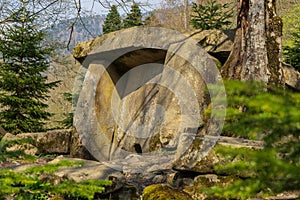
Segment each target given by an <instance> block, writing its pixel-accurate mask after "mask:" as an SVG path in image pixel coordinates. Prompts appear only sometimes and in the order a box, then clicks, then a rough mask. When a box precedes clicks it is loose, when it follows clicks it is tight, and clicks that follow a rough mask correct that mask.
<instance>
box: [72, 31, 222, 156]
mask: <svg viewBox="0 0 300 200" xmlns="http://www.w3.org/2000/svg"><path fill="white" fill-rule="evenodd" d="M194 37H195V36H194ZM187 41H188V42H187ZM198 42H199V41H195V40H193V39H191V38H187V37H185V36H184V35H182V34H178V33H177V32H175V31H170V30H164V29H157V28H146V27H144V28H131V29H126V30H122V31H118V32H113V33H110V34H107V35H104V36H101V37H99V38H96V39H95V40H94V41H90V42H85V43H82V44H79V45H78V46H77V47H75V49H74V57H75V58H76V59H77V60H79V61H80V62H81V63H82V65H83V70H82V71H83V73H82V78H81V79H82V80H83V83H82V85H80V84H79V85H77V86H76V87H75V91H76V90H77V91H78V95H79V98H78V102H77V107H76V111H75V117H74V121H75V127H76V129H77V131H78V133H79V134H80V135H81V138H82V141H83V143H84V144H85V146H87V148H88V149H89V151H90V152H92V154H93V156H94V157H96V158H97V159H98V160H101V161H107V160H113V159H118V158H125V157H126V156H128V155H129V154H131V153H143V154H144V153H154V152H155V153H158V152H162V151H163V150H164V149H167V150H170V151H171V150H172V151H174V152H173V153H174V154H176V155H177V154H179V155H180V154H181V153H182V152H179V153H178V151H186V149H187V148H189V145H191V144H192V141H190V142H189V143H186V142H185V141H189V140H187V139H184V140H182V137H181V134H183V133H184V134H186V135H187V136H188V137H189V136H190V137H195V135H197V133H198V129H199V127H201V126H202V125H203V109H204V107H205V101H206V99H207V96H208V95H207V92H205V89H206V83H213V82H214V81H215V80H216V77H215V74H216V71H215V70H216V69H217V68H216V67H215V64H214V62H213V61H212V59H210V56H209V54H207V53H206V52H205V50H204V49H202V48H199V46H198V45H199V44H198ZM210 66H214V67H212V68H211V67H210ZM178 144H181V146H182V147H180V148H177V147H178V146H180V145H178Z"/></svg>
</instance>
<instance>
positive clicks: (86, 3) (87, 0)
mask: <svg viewBox="0 0 300 200" xmlns="http://www.w3.org/2000/svg"><path fill="white" fill-rule="evenodd" d="M136 2H140V3H147V2H148V4H150V5H149V6H145V7H143V8H142V12H146V11H150V10H153V9H156V8H159V7H160V5H161V2H162V0H136ZM81 4H82V7H83V8H85V9H86V10H87V11H91V10H93V12H94V14H100V15H101V14H107V13H108V10H107V9H104V8H103V7H102V6H101V5H100V3H97V2H96V1H95V3H94V4H93V0H82V1H81ZM93 6H94V7H93ZM119 12H120V13H121V14H122V13H123V12H124V11H122V9H119Z"/></svg>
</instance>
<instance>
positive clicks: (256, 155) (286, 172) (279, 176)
mask: <svg viewBox="0 0 300 200" xmlns="http://www.w3.org/2000/svg"><path fill="white" fill-rule="evenodd" d="M225 86H226V93H227V103H228V109H227V116H226V123H225V127H224V130H223V132H224V133H223V134H224V135H229V136H233V137H243V138H250V139H256V140H263V142H264V148H263V149H262V150H251V149H242V148H241V149H239V150H238V151H237V149H233V148H229V147H228V148H227V147H226V148H225V147H224V148H222V149H217V153H218V154H221V156H226V157H231V159H229V160H234V162H230V163H227V164H220V165H218V166H216V167H215V170H216V172H217V173H218V174H220V175H235V176H238V177H241V179H240V180H238V181H235V182H234V183H233V184H231V185H229V186H226V187H217V186H214V187H212V188H206V189H204V191H205V192H206V193H207V194H208V195H210V196H214V197H222V198H225V199H232V198H234V199H236V198H237V199H247V198H250V197H257V195H258V194H259V195H261V196H263V197H265V196H268V195H274V194H278V193H280V192H284V191H293V190H300V157H299V155H300V121H299V119H300V93H294V92H291V91H288V90H287V89H283V88H276V87H268V88H267V87H266V86H264V85H263V84H261V83H256V82H240V81H225Z"/></svg>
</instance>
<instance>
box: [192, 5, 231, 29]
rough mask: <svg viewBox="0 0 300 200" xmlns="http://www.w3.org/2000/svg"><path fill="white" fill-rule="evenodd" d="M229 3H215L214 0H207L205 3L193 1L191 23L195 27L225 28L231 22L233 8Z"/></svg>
mask: <svg viewBox="0 0 300 200" xmlns="http://www.w3.org/2000/svg"><path fill="white" fill-rule="evenodd" d="M229 6H230V4H228V3H225V4H217V1H216V0H209V1H207V3H206V4H205V5H202V4H196V3H193V6H192V11H193V14H192V15H191V24H192V26H193V27H194V28H195V29H199V30H209V29H225V28H226V27H228V26H229V25H230V24H231V21H230V18H231V17H232V15H233V10H232V9H230V8H229Z"/></svg>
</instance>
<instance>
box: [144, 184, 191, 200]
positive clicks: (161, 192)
mask: <svg viewBox="0 0 300 200" xmlns="http://www.w3.org/2000/svg"><path fill="white" fill-rule="evenodd" d="M142 198H143V199H144V200H155V199H165V200H171V199H180V200H192V197H190V196H189V195H188V194H187V193H185V192H182V191H179V190H176V189H174V188H171V187H170V186H168V185H163V184H162V185H160V184H157V185H150V186H148V187H146V188H145V190H144V193H143V195H142Z"/></svg>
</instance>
